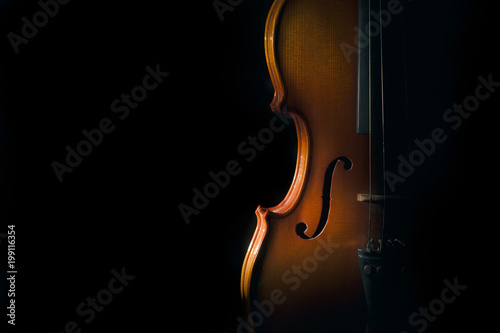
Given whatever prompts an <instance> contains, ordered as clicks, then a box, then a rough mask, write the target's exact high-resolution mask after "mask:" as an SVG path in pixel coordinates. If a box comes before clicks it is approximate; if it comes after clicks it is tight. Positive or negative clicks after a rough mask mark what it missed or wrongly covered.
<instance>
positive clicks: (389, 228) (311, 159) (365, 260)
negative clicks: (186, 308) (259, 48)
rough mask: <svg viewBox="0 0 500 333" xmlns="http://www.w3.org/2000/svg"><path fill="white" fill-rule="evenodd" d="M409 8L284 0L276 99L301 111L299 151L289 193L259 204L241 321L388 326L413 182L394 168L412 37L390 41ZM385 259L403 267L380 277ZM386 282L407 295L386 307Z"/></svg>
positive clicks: (379, 1) (282, 326)
mask: <svg viewBox="0 0 500 333" xmlns="http://www.w3.org/2000/svg"><path fill="white" fill-rule="evenodd" d="M401 11H402V5H401V4H400V3H399V1H396V0H388V1H387V0H360V1H359V3H358V1H350V0H315V1H310V0H275V1H274V3H273V5H272V7H271V9H270V12H269V14H268V19H267V22H266V27H265V38H264V42H265V55H266V60H267V65H268V69H269V73H270V76H271V80H272V83H273V86H274V98H273V100H272V102H271V109H272V111H273V112H277V113H282V114H284V113H286V114H288V115H289V116H291V118H292V119H293V121H294V124H295V127H296V135H297V160H296V168H295V174H294V177H293V181H292V183H291V186H290V189H289V191H288V193H287V194H286V196H285V198H284V199H283V200H282V201H281V202H280V203H279V204H278V205H276V206H274V207H269V208H266V207H261V206H259V207H258V208H257V209H256V216H257V226H256V229H255V232H254V235H253V237H252V239H251V242H250V245H249V247H248V251H247V253H246V256H245V260H244V262H243V267H242V273H241V296H242V299H243V302H244V304H245V308H246V317H245V322H244V323H243V322H242V323H241V325H240V326H239V331H240V332H257V333H265V332H266V333H267V332H269V333H271V332H272V333H276V332H297V333H302V332H303V333H313V332H321V333H324V332H379V331H380V332H382V331H384V330H385V329H387V326H386V325H380V324H379V323H380V322H385V321H388V320H389V319H388V318H384V317H383V316H384V315H385V316H386V317H387V316H391V315H392V314H393V311H396V310H397V309H394V308H397V307H398V306H397V300H395V299H394V298H391V297H392V296H391V295H393V296H394V295H396V296H394V297H397V294H398V292H397V291H394V288H393V286H394V283H395V282H397V281H399V280H400V272H401V271H403V269H402V268H403V267H402V266H401V264H400V261H399V260H396V259H394V258H395V257H396V256H393V255H392V253H393V251H390V249H394V248H402V247H404V246H405V240H404V232H402V231H401V230H403V229H404V228H402V227H401V225H403V223H401V219H402V218H403V217H402V211H404V209H403V208H402V207H404V204H402V202H403V201H404V200H401V197H402V196H403V195H401V192H404V191H400V189H403V188H404V186H399V185H401V184H397V185H398V186H393V187H395V188H396V190H394V188H393V187H390V186H388V184H391V185H395V182H394V180H392V183H391V182H390V181H391V179H389V182H387V181H386V180H387V179H386V178H387V175H386V170H388V166H389V165H391V163H394V160H395V159H394V158H392V159H391V158H389V157H388V155H389V154H390V153H391V152H397V153H398V154H399V153H401V152H402V151H404V149H405V147H404V145H405V140H399V138H401V136H403V135H404V126H399V125H398V126H394V124H400V123H401V122H403V123H404V118H405V115H404V112H401V110H402V109H404V103H405V101H404V89H405V86H404V84H401V82H402V81H401V80H402V78H401V73H403V71H402V70H401V69H402V67H403V66H404V63H403V60H402V57H401V54H402V52H403V51H402V50H401V49H398V48H397V47H396V48H393V50H392V51H391V52H388V53H387V55H386V52H385V49H386V48H388V47H387V45H388V44H389V43H390V41H391V40H392V41H394V40H396V41H397V40H398V38H400V37H401V36H400V32H401V30H400V29H398V24H399V23H398V22H399V21H400V19H401ZM389 21H390V22H389ZM385 34H387V35H391V34H392V37H390V38H389V37H387V36H385ZM386 38H387V39H386ZM394 45H400V44H398V43H394ZM383 51H384V52H383ZM387 64H391V68H390V69H388V68H385V67H389V65H387ZM384 65H386V66H384ZM391 75H392V77H391V78H392V79H393V80H392V81H391V82H392V83H391V84H387V83H386V79H385V78H384V76H391ZM403 79H404V78H403ZM402 89H403V90H402ZM389 93H390V94H391V95H392V96H396V97H395V98H393V99H391V100H390V101H389V100H388V99H387V98H385V97H386V96H387V95H388V94H389ZM389 142H391V143H393V144H389ZM394 154H396V153H394ZM391 161H392V162H391ZM403 194H404V193H403ZM390 208H399V209H390ZM386 249H387V250H386ZM394 267H396V268H394ZM389 268H391V269H389ZM381 270H388V271H392V272H397V273H395V274H392V275H391V274H389V276H392V278H391V277H390V278H388V279H385V280H382V282H380V281H379V280H376V279H375V280H374V277H375V276H380V274H379V275H377V274H378V273H380V272H379V271H381ZM381 294H384V296H385V298H387V299H388V300H390V302H393V303H396V306H393V307H392V308H389V309H388V310H387V311H385V310H384V311H378V312H377V310H376V308H383V306H384V304H382V303H380V302H381V301H380V300H378V299H379V298H380V297H378V296H380V295H381ZM374 295H375V296H374ZM372 296H373V297H375V298H376V299H374V298H372ZM374 309H375V310H374ZM375 317H376V318H375ZM386 319H387V320H386Z"/></svg>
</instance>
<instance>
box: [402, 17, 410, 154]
mask: <svg viewBox="0 0 500 333" xmlns="http://www.w3.org/2000/svg"><path fill="white" fill-rule="evenodd" d="M401 14H402V15H401V40H402V43H401V44H402V45H401V46H402V48H403V74H404V87H405V112H406V135H407V137H406V140H407V145H408V148H407V149H408V153H410V111H409V109H408V79H407V73H406V46H405V20H404V18H405V15H404V12H403V13H401Z"/></svg>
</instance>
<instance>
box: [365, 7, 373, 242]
mask: <svg viewBox="0 0 500 333" xmlns="http://www.w3.org/2000/svg"><path fill="white" fill-rule="evenodd" d="M371 8H372V4H371V0H368V13H366V15H368V17H370V9H371ZM371 239H372V36H371V30H370V29H368V245H367V246H370V241H371Z"/></svg>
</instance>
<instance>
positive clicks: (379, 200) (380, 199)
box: [357, 193, 399, 204]
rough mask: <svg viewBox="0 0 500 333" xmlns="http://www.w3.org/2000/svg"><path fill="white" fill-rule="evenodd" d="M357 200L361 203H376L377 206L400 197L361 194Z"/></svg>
mask: <svg viewBox="0 0 500 333" xmlns="http://www.w3.org/2000/svg"><path fill="white" fill-rule="evenodd" d="M357 199H358V201H359V202H371V203H375V204H384V202H385V201H386V200H393V199H399V196H397V195H383V194H364V193H359V194H358V197H357Z"/></svg>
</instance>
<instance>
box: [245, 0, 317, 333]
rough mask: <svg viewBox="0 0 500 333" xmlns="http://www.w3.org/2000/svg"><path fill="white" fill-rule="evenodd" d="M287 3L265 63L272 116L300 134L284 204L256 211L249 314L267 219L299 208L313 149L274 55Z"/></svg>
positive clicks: (271, 30)
mask: <svg viewBox="0 0 500 333" xmlns="http://www.w3.org/2000/svg"><path fill="white" fill-rule="evenodd" d="M286 2H287V0H275V1H274V3H273V5H272V7H271V9H270V11H269V15H268V19H267V22H266V28H265V38H264V39H265V53H266V61H267V65H268V69H269V74H270V76H271V80H272V83H273V86H274V97H273V100H272V101H271V103H270V107H271V110H272V111H273V112H280V113H282V114H283V113H287V114H289V115H290V116H291V117H292V119H293V121H294V124H295V128H296V134H297V143H298V145H297V160H296V165H295V173H294V176H293V180H292V182H291V186H290V188H289V190H288V192H287V194H286V195H285V197H284V198H283V200H282V201H281V202H280V203H279V204H278V205H276V206H274V207H271V208H264V207H262V206H258V207H257V209H256V211H255V215H256V216H257V225H256V228H255V231H254V234H253V236H252V239H251V241H250V244H249V246H248V250H247V253H246V255H245V259H244V261H243V266H242V269H241V280H240V293H241V298H242V301H243V304H244V307H245V310H246V312H247V314H248V313H250V310H251V295H250V293H251V283H252V273H253V269H254V265H255V262H256V260H257V257H258V256H259V253H260V249H261V247H262V244H263V243H264V239H265V237H266V235H267V230H268V217H269V216H276V215H281V216H284V215H287V214H289V213H291V212H292V211H293V209H294V208H295V207H296V205H297V204H298V202H299V199H300V196H301V194H302V192H303V189H304V186H305V183H306V178H307V175H308V169H309V168H308V166H309V159H310V149H311V147H310V142H311V139H310V138H311V136H310V130H309V126H308V123H307V120H306V118H305V117H304V116H303V114H302V113H301V112H300V110H298V109H295V108H293V107H289V106H287V105H286V85H285V84H284V81H283V79H282V75H281V71H280V69H279V65H278V61H277V57H276V52H275V51H276V44H275V33H276V31H277V28H278V23H279V18H280V15H281V13H282V9H283V7H284V5H285V3H286ZM248 324H249V327H250V329H251V330H252V333H254V332H255V329H254V328H253V325H252V323H251V321H249V323H248Z"/></svg>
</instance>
